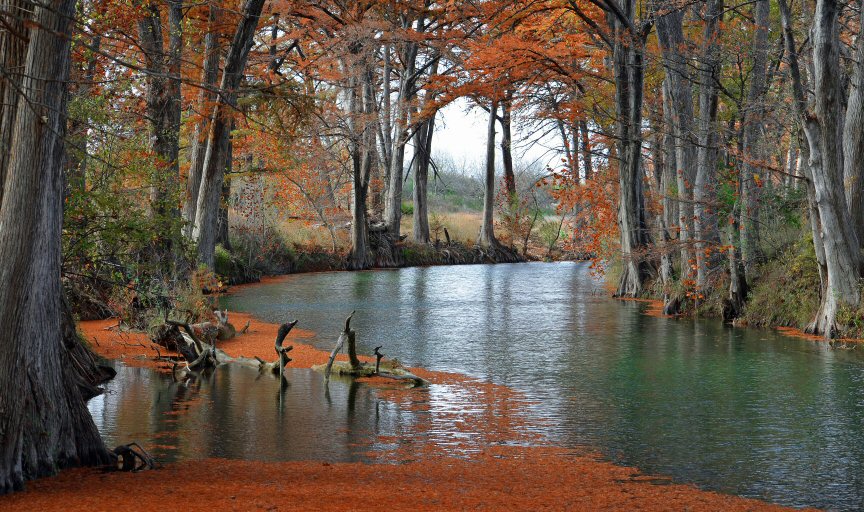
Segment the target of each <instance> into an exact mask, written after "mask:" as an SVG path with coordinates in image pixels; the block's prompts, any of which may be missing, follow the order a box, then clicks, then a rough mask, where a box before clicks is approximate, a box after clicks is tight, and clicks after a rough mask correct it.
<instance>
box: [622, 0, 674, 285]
mask: <svg viewBox="0 0 864 512" xmlns="http://www.w3.org/2000/svg"><path fill="white" fill-rule="evenodd" d="M623 3H624V9H623V11H622V10H619V11H618V12H617V13H612V15H611V18H612V24H613V27H614V47H613V59H612V60H613V69H614V73H615V114H616V124H617V132H618V133H617V135H618V141H617V146H618V155H619V164H618V185H619V206H618V230H619V233H620V236H621V252H622V258H623V267H624V269H623V272H622V273H621V280H620V282H619V283H618V289H617V291H616V292H615V295H616V296H618V297H637V296H639V295H640V294H641V293H642V290H643V285H644V283H645V280H646V279H647V278H648V276H649V274H650V269H649V265H648V261H647V260H646V257H645V254H644V253H645V251H646V250H647V247H648V245H649V244H650V242H651V239H650V236H649V235H648V226H647V223H646V220H645V197H644V191H643V188H642V177H643V173H642V99H643V85H644V79H645V62H644V54H645V47H644V45H645V37H646V36H647V31H646V30H644V28H645V27H642V31H641V33H637V29H636V26H635V25H634V13H635V8H636V6H635V1H634V0H626V1H625V2H623ZM679 165H680V162H679Z"/></svg>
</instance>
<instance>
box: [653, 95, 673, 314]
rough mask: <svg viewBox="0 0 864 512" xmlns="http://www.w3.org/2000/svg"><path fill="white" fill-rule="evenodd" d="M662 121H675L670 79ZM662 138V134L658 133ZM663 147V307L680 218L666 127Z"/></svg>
mask: <svg viewBox="0 0 864 512" xmlns="http://www.w3.org/2000/svg"><path fill="white" fill-rule="evenodd" d="M662 91H663V123H664V124H665V125H666V126H672V123H673V114H672V105H671V103H672V102H671V95H670V94H669V83H668V81H666V80H664V81H663V88H662ZM658 137H659V135H658ZM662 144H663V147H662V148H658V149H657V152H658V153H659V154H660V155H662V158H659V160H658V162H657V164H656V165H655V168H656V169H657V170H658V171H659V173H660V176H659V180H660V197H662V198H663V200H662V201H663V212H662V214H661V215H659V222H660V237H661V241H662V243H663V247H662V249H661V253H660V281H661V282H662V283H663V285H664V288H665V289H664V292H666V293H664V297H663V303H664V309H665V306H667V305H668V304H669V303H670V299H671V297H670V296H669V295H668V291H669V290H668V288H669V287H671V284H672V279H673V267H672V248H671V241H672V234H671V233H670V229H671V227H672V226H674V225H675V220H676V218H677V215H678V213H677V208H676V206H677V204H676V202H675V200H674V198H673V197H672V194H671V191H672V189H673V188H674V184H675V180H676V178H675V169H676V166H677V164H676V161H675V153H676V151H675V148H676V143H675V135H674V134H673V133H672V131H671V130H665V131H664V132H663V140H662Z"/></svg>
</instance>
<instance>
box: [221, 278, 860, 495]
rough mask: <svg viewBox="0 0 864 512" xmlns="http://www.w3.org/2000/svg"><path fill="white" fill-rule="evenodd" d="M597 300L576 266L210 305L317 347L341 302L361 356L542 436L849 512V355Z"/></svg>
mask: <svg viewBox="0 0 864 512" xmlns="http://www.w3.org/2000/svg"><path fill="white" fill-rule="evenodd" d="M606 295H607V292H605V290H603V289H602V287H601V284H600V283H599V282H597V281H596V280H594V279H593V278H592V277H591V275H590V272H589V269H588V268H587V265H582V264H530V265H495V266H482V265H479V266H464V267H439V268H422V269H404V270H399V271H386V272H359V273H325V274H310V275H299V276H294V277H292V278H290V279H289V280H288V281H286V282H283V283H278V284H272V285H267V286H262V287H256V288H251V289H248V290H244V291H242V292H240V293H238V294H237V295H235V296H232V297H229V298H228V299H227V300H226V301H225V306H226V307H228V308H232V309H237V310H240V311H249V312H253V313H256V314H258V315H259V316H261V317H263V318H265V319H267V320H270V321H274V322H276V321H283V320H284V319H286V318H295V317H296V318H299V319H300V321H301V325H302V326H303V327H304V328H307V329H311V330H314V331H315V332H317V333H318V336H317V338H316V339H315V340H313V342H314V343H315V344H317V345H318V346H319V347H320V348H325V349H329V348H331V347H332V344H333V341H334V340H335V337H336V335H337V333H338V332H339V329H340V326H339V323H340V322H341V320H340V319H342V318H344V316H345V315H346V314H347V313H348V312H350V311H351V310H353V309H356V310H357V314H356V315H355V317H354V318H355V319H354V322H353V323H352V325H354V326H355V328H356V330H357V331H358V341H359V343H360V347H359V348H360V350H362V351H363V352H366V353H371V351H372V348H373V347H374V346H376V345H384V349H383V350H384V352H385V353H387V354H389V355H394V356H398V357H399V358H400V360H404V361H407V362H408V363H410V364H414V365H420V366H426V367H429V368H432V369H437V370H447V371H456V372H461V373H465V374H468V375H472V376H475V377H478V378H481V379H488V380H490V381H492V382H496V383H500V384H505V385H508V386H512V387H515V388H516V389H519V390H521V391H524V392H525V393H526V394H527V395H528V396H529V397H530V398H531V399H533V400H534V401H535V403H534V404H533V405H525V407H526V408H528V409H530V413H531V414H532V415H533V416H534V417H535V418H537V419H538V420H543V426H542V428H543V431H544V432H545V434H546V436H547V437H548V438H549V439H551V440H553V441H555V442H557V443H562V444H566V445H574V446H576V445H580V446H581V445H590V446H596V447H600V448H601V449H602V450H603V451H604V452H605V453H606V454H607V455H608V456H609V457H611V458H613V459H615V460H619V461H621V462H623V463H626V464H634V465H638V466H639V467H641V468H643V469H644V470H646V471H648V472H652V473H661V474H669V475H672V476H673V477H675V478H676V479H678V480H680V481H686V482H694V483H697V484H699V485H702V486H705V487H708V488H712V489H716V490H721V491H726V492H732V493H736V494H740V495H744V496H751V497H757V498H762V499H767V500H770V501H775V502H780V503H785V504H791V505H810V506H818V507H834V508H843V509H859V508H864V443H861V441H860V440H861V438H862V436H864V364H862V358H861V356H860V355H859V354H858V352H857V351H837V350H832V349H829V348H827V347H826V346H825V345H821V344H815V343H812V342H808V341H803V340H797V339H791V338H787V337H783V336H779V335H777V334H775V333H773V332H770V331H762V330H751V329H733V328H730V327H727V326H724V325H722V324H721V323H719V322H715V321H709V320H697V321H688V320H681V321H675V320H669V319H662V318H653V317H648V316H645V315H643V314H642V310H643V309H644V305H642V304H639V303H635V302H624V303H622V302H617V301H612V300H610V299H608V298H607V297H606ZM430 394H433V393H430ZM441 400H442V401H439V404H444V403H446V400H444V398H441Z"/></svg>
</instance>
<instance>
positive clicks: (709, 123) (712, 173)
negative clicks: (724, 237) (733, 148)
mask: <svg viewBox="0 0 864 512" xmlns="http://www.w3.org/2000/svg"><path fill="white" fill-rule="evenodd" d="M762 1H764V2H765V3H767V0H760V4H761V3H762ZM757 10H760V12H761V6H760V7H757ZM722 13H723V0H708V2H707V6H706V12H705V17H706V18H707V19H706V22H705V29H704V36H703V39H702V63H701V68H700V70H699V84H700V85H699V87H700V89H699V119H698V123H697V124H698V139H699V140H698V144H697V150H696V182H695V185H694V187H693V235H694V237H695V238H696V287H697V289H698V290H699V291H700V292H703V291H705V290H706V288H707V287H708V274H709V272H711V271H712V270H713V269H714V268H715V267H716V266H717V265H718V264H719V263H720V261H719V260H720V258H718V256H721V255H722V254H721V252H720V251H719V247H720V235H719V232H718V230H717V214H716V208H717V206H716V202H717V177H716V171H717V148H716V144H717V140H716V139H717V137H716V134H717V127H716V126H717V83H719V80H720V56H719V54H718V53H719V48H720V46H719V42H718V39H719V36H720V22H721V18H722ZM763 82H764V79H763Z"/></svg>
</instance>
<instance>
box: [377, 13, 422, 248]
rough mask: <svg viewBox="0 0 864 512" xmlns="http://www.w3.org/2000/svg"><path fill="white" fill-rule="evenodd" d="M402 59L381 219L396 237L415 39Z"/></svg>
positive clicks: (398, 222) (413, 74)
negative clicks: (402, 67)
mask: <svg viewBox="0 0 864 512" xmlns="http://www.w3.org/2000/svg"><path fill="white" fill-rule="evenodd" d="M417 23H418V26H422V23H423V20H422V19H421V20H420V21H418V22H417ZM403 62H404V66H405V67H404V69H403V70H402V73H401V78H400V79H399V95H398V97H397V99H396V119H395V122H396V126H395V131H396V133H395V135H394V137H393V144H394V147H393V151H392V152H391V162H390V173H389V184H388V185H387V195H386V197H385V201H384V223H385V224H386V225H387V230H388V231H389V232H390V233H391V234H392V235H395V236H397V237H398V236H399V229H400V227H401V225H402V181H403V180H402V178H403V176H404V172H403V167H404V166H405V145H406V144H407V143H408V137H409V126H408V123H409V114H410V111H411V108H412V107H411V101H412V100H413V98H414V96H415V83H416V78H415V72H416V64H417V43H414V42H409V43H406V46H405V51H404V56H403Z"/></svg>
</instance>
